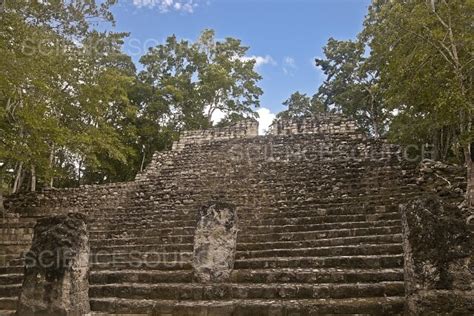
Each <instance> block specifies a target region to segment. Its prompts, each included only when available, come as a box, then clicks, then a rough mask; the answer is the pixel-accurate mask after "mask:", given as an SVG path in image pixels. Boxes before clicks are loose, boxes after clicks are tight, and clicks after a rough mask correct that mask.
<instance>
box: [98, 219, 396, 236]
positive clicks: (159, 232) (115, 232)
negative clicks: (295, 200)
mask: <svg viewBox="0 0 474 316" xmlns="http://www.w3.org/2000/svg"><path fill="white" fill-rule="evenodd" d="M396 225H401V220H377V221H365V220H364V221H358V222H341V223H323V224H307V225H303V224H301V225H277V226H265V225H258V226H257V225H255V226H244V227H241V228H240V232H239V236H242V237H244V236H248V235H259V234H271V233H273V234H275V233H291V232H305V231H324V230H335V229H346V228H370V227H383V226H396ZM194 230H195V226H193V227H174V228H161V227H159V226H149V227H146V228H141V229H139V228H131V229H126V228H124V227H122V226H117V227H116V229H111V230H95V231H91V232H90V233H89V236H90V237H91V239H98V238H104V239H107V238H117V237H120V236H137V237H141V236H168V235H187V234H188V235H191V234H194Z"/></svg>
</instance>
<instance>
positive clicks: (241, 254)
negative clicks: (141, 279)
mask: <svg viewBox="0 0 474 316" xmlns="http://www.w3.org/2000/svg"><path fill="white" fill-rule="evenodd" d="M402 252H403V249H402V245H401V244H400V243H396V244H375V245H371V244H360V245H351V246H330V247H317V248H300V249H268V250H255V251H237V252H236V255H235V257H236V260H240V259H250V258H269V257H280V258H283V257H318V256H321V257H331V256H360V255H386V254H400V253H402ZM192 258H193V253H192V252H185V251H182V252H157V251H148V252H140V251H139V250H138V249H137V250H135V251H131V252H110V253H106V252H105V251H102V252H98V253H93V254H92V256H91V257H90V260H91V262H93V263H101V262H102V263H105V262H113V263H121V262H142V261H145V260H146V261H152V262H159V261H165V262H167V261H192Z"/></svg>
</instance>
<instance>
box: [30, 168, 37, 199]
mask: <svg viewBox="0 0 474 316" xmlns="http://www.w3.org/2000/svg"><path fill="white" fill-rule="evenodd" d="M35 191H36V167H35V165H31V192H35Z"/></svg>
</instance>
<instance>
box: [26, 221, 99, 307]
mask: <svg viewBox="0 0 474 316" xmlns="http://www.w3.org/2000/svg"><path fill="white" fill-rule="evenodd" d="M88 277H89V240H88V234H87V226H86V218H85V216H84V215H82V214H79V213H71V214H68V215H58V216H52V217H47V218H42V219H40V220H38V223H37V224H36V226H35V228H34V237H33V244H32V246H31V249H30V251H29V252H28V253H27V254H26V256H25V276H24V279H23V285H22V289H21V293H20V298H19V304H18V315H84V314H87V313H89V311H90V306H89V295H88V291H89V281H88Z"/></svg>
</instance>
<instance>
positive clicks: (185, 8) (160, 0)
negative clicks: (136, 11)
mask: <svg viewBox="0 0 474 316" xmlns="http://www.w3.org/2000/svg"><path fill="white" fill-rule="evenodd" d="M197 2H198V0H133V5H135V6H136V7H138V8H144V7H145V8H155V7H157V8H158V9H159V10H160V11H161V12H162V13H166V12H169V11H173V10H174V11H179V12H187V13H193V11H194V8H196V7H197V6H198V4H197Z"/></svg>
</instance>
